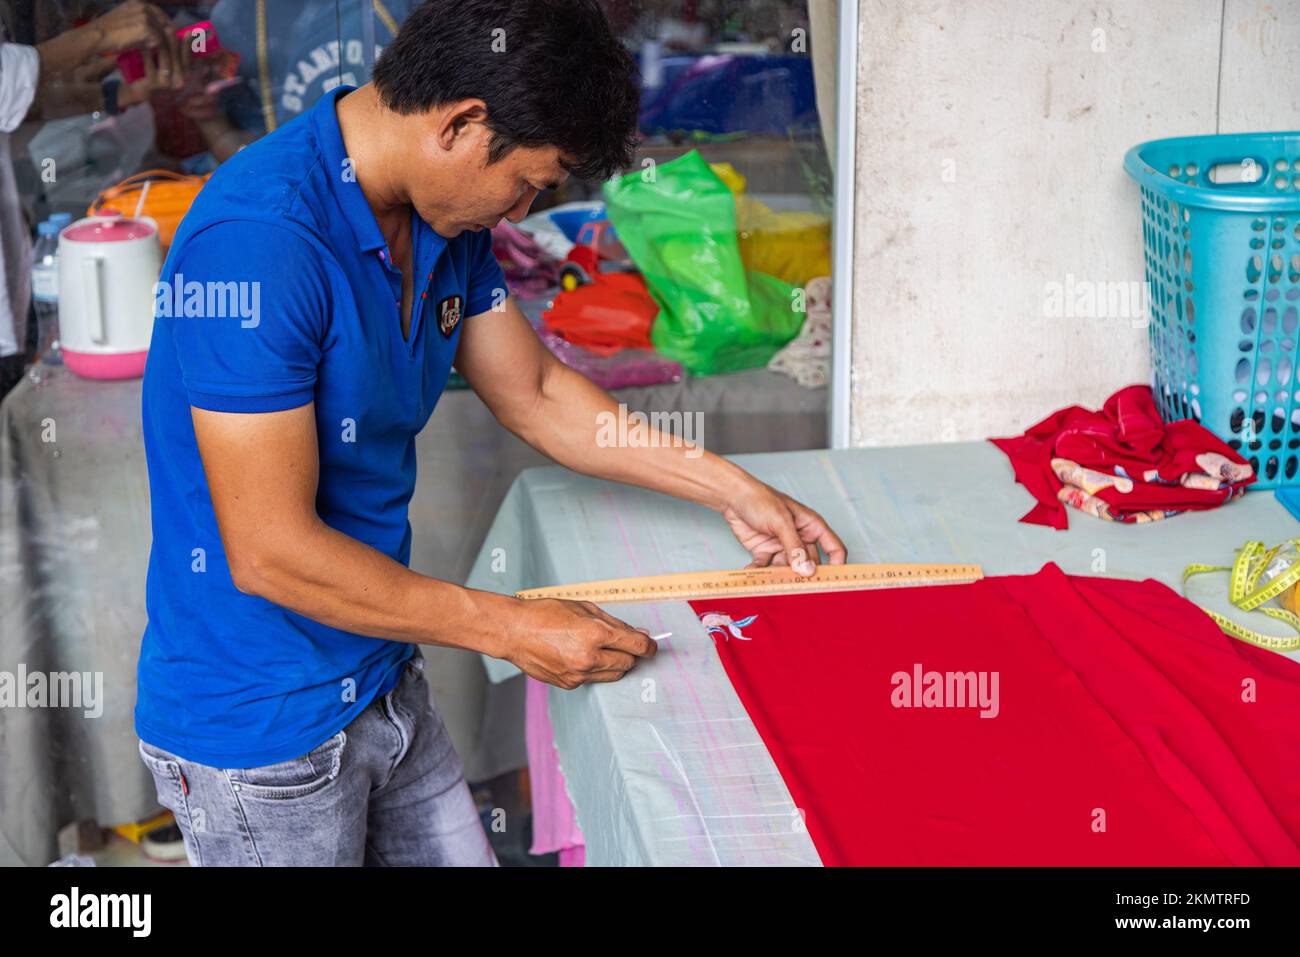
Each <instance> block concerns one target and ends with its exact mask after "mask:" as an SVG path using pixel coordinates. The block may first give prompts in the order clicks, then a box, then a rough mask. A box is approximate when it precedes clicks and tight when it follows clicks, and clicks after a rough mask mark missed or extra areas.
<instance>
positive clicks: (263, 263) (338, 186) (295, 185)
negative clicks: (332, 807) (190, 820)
mask: <svg viewBox="0 0 1300 957" xmlns="http://www.w3.org/2000/svg"><path fill="white" fill-rule="evenodd" d="M350 89H351V88H350V87H340V88H339V89H337V90H334V91H331V92H330V93H328V94H327V95H325V96H323V97H322V98H321V99H320V101H319V102H318V103H317V105H316V106H315V107H313V108H312V109H311V110H310V111H308V112H307V113H305V114H304V115H303V116H301V117H299V118H298V119H296V120H294V121H293V122H291V123H288V124H286V125H285V126H284V127H282V128H281V129H279V130H278V131H276V132H275V133H274V134H272V135H270V136H268V137H265V138H263V139H261V140H258V141H257V142H255V143H253V144H252V145H251V146H249V147H247V148H246V149H244V150H242V151H240V152H239V153H238V154H236V155H235V156H234V157H232V158H231V159H230V160H229V161H228V162H227V163H225V164H224V165H223V166H221V167H220V168H219V169H218V170H217V172H216V174H215V175H214V176H213V177H212V179H211V180H210V181H209V182H208V184H207V185H206V186H204V188H203V190H202V192H201V193H200V194H199V196H198V199H197V200H196V201H195V203H194V206H193V208H192V209H191V210H190V212H189V213H188V214H187V215H186V216H185V219H184V221H183V222H182V223H181V226H180V228H179V229H178V230H177V233H176V238H175V240H174V242H173V243H172V247H171V250H170V252H169V254H168V256H167V261H166V263H165V264H164V266H163V271H162V276H161V281H160V283H159V284H158V286H157V287H156V289H155V312H156V318H155V321H154V329H153V341H152V344H151V346H150V349H149V358H148V363H147V365H146V367H145V375H144V441H145V453H146V456H147V459H148V466H149V487H150V499H151V501H150V506H151V512H152V518H153V547H152V550H151V553H150V556H149V573H148V586H147V597H146V601H147V606H148V612H149V623H148V626H147V628H146V629H145V633H144V637H143V640H142V643H141V649H140V663H139V669H138V692H137V701H136V709H135V726H136V732H137V733H138V734H139V736H140V737H141V738H142V739H143V740H144V741H146V742H148V743H150V744H153V745H155V746H157V747H160V748H163V749H164V750H167V751H171V752H173V753H175V754H178V755H180V756H181V757H183V758H185V759H187V760H191V761H195V762H198V763H201V764H207V765H211V766H214V767H222V768H242V767H256V766H260V765H265V764H273V763H275V762H278V761H285V760H288V759H290V758H294V757H298V756H299V755H302V754H305V753H306V752H308V751H310V750H312V749H313V748H315V747H316V746H318V745H320V744H322V743H323V742H325V741H326V740H328V739H329V738H330V737H331V736H332V735H334V734H335V733H337V732H338V731H339V730H340V729H342V728H344V727H345V726H346V725H347V724H348V723H349V722H351V721H352V719H353V718H355V717H356V716H357V715H358V714H360V713H361V711H362V710H364V709H365V707H366V706H367V705H368V704H369V703H370V702H371V701H372V700H373V699H374V698H375V697H376V696H378V695H382V694H386V693H387V692H388V691H389V690H390V689H391V688H392V687H393V686H394V685H395V684H396V682H397V680H398V678H399V677H400V675H401V670H402V667H403V666H404V664H405V663H406V661H407V660H408V659H409V658H410V657H411V655H412V654H413V653H414V651H415V649H414V646H412V645H410V644H408V643H405V642H397V641H389V640H385V639H382V638H373V637H369V636H366V635H358V634H352V633H350V632H346V631H340V630H339V629H337V628H331V627H329V626H328V625H324V624H322V623H320V622H318V621H314V620H312V619H311V618H308V617H306V616H304V615H300V614H297V613H295V612H293V611H290V610H288V609H286V608H283V607H281V606H279V605H276V604H273V603H272V602H269V601H267V600H265V599H263V598H260V597H257V596H255V595H247V594H243V593H241V592H240V591H238V590H237V589H236V588H235V586H234V584H233V583H232V581H231V577H230V569H229V567H228V566H227V563H226V556H225V552H224V551H223V549H222V545H221V536H220V533H219V531H218V528H217V521H216V517H215V515H214V513H213V509H212V500H211V498H210V496H209V493H208V484H207V479H206V477H205V475H204V472H203V463H202V460H201V459H200V457H199V452H198V446H197V444H196V442H195V438H194V425H193V422H192V420H191V417H190V407H191V406H195V407H197V408H200V409H210V410H213V411H217V412H234V413H251V412H274V411H279V410H283V409H291V408H296V407H298V406H302V405H306V404H307V403H309V402H314V403H315V414H316V430H317V437H318V443H319V446H320V479H319V486H318V490H317V495H316V510H317V512H318V513H319V515H320V517H321V519H322V520H323V521H324V522H325V523H326V524H327V525H329V526H331V527H333V528H336V529H338V530H339V531H341V532H343V533H345V534H347V535H350V536H352V537H353V538H355V539H357V540H359V541H361V542H364V543H365V544H367V545H370V546H372V547H373V548H376V549H378V550H379V551H381V552H383V553H384V554H385V555H388V556H389V557H391V558H393V559H395V560H397V561H399V562H401V563H403V564H408V563H409V561H410V555H411V526H410V523H409V522H408V521H407V505H408V503H409V501H410V498H411V493H412V492H413V491H414V488H415V437H416V434H417V433H419V431H420V429H421V428H423V427H424V424H425V422H426V421H428V418H429V415H430V413H432V412H433V407H434V405H435V404H437V401H438V397H439V396H440V395H441V394H442V391H443V388H444V387H445V386H446V383H447V376H448V373H449V371H450V369H451V365H452V361H453V358H454V357H455V354H456V345H457V342H458V341H459V339H460V332H461V328H462V327H463V325H464V323H465V322H473V321H474V317H475V316H477V315H478V314H479V313H483V312H486V311H488V310H490V309H491V308H492V307H493V305H494V304H499V303H500V302H501V301H502V300H503V299H504V296H505V280H504V278H503V276H502V274H501V269H500V267H499V266H498V265H497V262H496V260H495V259H494V258H493V256H492V247H491V234H490V233H489V232H488V231H486V230H484V231H482V232H465V233H462V234H461V235H459V236H457V237H455V238H454V239H450V240H447V239H443V238H442V237H440V236H438V235H437V234H436V233H435V232H434V231H433V230H432V229H431V228H430V227H429V226H428V225H426V224H425V223H424V221H423V220H421V219H420V218H419V217H418V216H417V215H416V214H415V212H414V210H412V213H411V233H412V238H413V244H414V253H413V261H414V266H415V278H416V282H415V295H414V297H413V299H414V301H413V303H412V314H411V319H410V333H409V336H407V337H405V338H404V337H403V335H402V326H401V321H400V311H401V298H402V296H401V290H402V286H401V273H400V272H399V271H398V269H396V268H394V266H393V265H392V263H391V256H390V255H389V251H388V248H387V244H386V242H385V240H384V237H383V235H382V234H381V233H380V231H379V226H378V224H377V223H376V222H375V218H374V215H373V214H372V213H371V211H370V207H369V206H368V205H367V203H366V200H365V197H364V195H363V194H362V192H361V189H360V187H359V186H358V185H357V183H356V181H355V177H354V176H353V175H352V173H351V164H350V162H349V161H348V159H347V155H346V150H345V148H344V145H343V138H342V136H341V134H340V132H339V125H338V118H337V115H336V113H335V103H336V102H337V101H338V99H339V98H340V97H341V96H342V95H344V94H346V93H347V92H349V90H350ZM466 317H468V318H466Z"/></svg>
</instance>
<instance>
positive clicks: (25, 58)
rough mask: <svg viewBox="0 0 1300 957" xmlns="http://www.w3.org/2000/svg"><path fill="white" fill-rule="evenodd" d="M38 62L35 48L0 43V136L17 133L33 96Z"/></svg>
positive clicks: (37, 74) (38, 68) (39, 62)
mask: <svg viewBox="0 0 1300 957" xmlns="http://www.w3.org/2000/svg"><path fill="white" fill-rule="evenodd" d="M40 72H41V58H40V55H39V54H38V53H37V52H36V48H35V47H29V46H24V45H23V44H21V43H0V133H12V132H13V131H14V130H16V129H18V125H19V124H20V123H22V121H23V117H25V116H26V115H27V111H28V110H29V109H30V108H31V105H32V100H33V99H34V98H35V96H36V81H37V80H38V79H39V78H40Z"/></svg>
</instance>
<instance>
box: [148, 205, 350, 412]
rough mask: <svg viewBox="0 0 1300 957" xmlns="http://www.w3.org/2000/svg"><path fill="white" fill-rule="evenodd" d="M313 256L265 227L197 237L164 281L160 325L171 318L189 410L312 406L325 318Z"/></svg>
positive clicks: (237, 225)
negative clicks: (164, 319)
mask: <svg viewBox="0 0 1300 957" xmlns="http://www.w3.org/2000/svg"><path fill="white" fill-rule="evenodd" d="M329 303H330V293H329V283H328V277H327V273H326V269H325V266H324V263H323V261H322V258H321V254H320V253H319V251H318V250H317V249H316V248H315V247H313V246H312V245H311V243H309V242H308V241H307V240H306V239H304V238H302V237H301V236H299V235H298V234H297V233H295V232H293V231H292V230H290V229H287V228H284V227H281V226H275V225H272V224H269V223H250V222H227V223H219V224H217V225H214V226H210V227H208V228H207V229H204V230H203V231H202V232H200V233H198V234H196V235H194V236H193V237H191V238H190V239H189V241H188V242H187V243H186V244H185V246H184V247H183V249H182V250H181V251H180V254H179V256H178V257H177V259H176V262H175V265H174V266H171V265H170V264H169V270H168V271H165V272H164V277H163V281H162V282H160V283H159V285H158V287H157V290H156V294H155V311H156V313H157V315H158V316H160V317H161V316H170V317H171V318H170V321H171V322H172V323H173V329H174V333H173V343H174V345H175V348H176V356H177V360H178V362H179V365H180V369H181V376H182V381H183V382H184V385H185V388H186V390H187V392H188V393H189V400H190V405H192V406H195V407H196V408H200V409H208V410H211V411H213V412H279V411H282V410H284V409H294V408H297V407H298V406H301V405H306V404H307V403H308V402H311V401H312V400H313V399H314V398H315V392H316V378H317V370H318V367H319V365H320V360H321V353H322V350H323V348H324V341H325V336H326V333H327V329H328V318H329V316H330V305H329Z"/></svg>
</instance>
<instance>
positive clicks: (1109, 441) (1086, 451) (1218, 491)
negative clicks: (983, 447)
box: [989, 385, 1255, 529]
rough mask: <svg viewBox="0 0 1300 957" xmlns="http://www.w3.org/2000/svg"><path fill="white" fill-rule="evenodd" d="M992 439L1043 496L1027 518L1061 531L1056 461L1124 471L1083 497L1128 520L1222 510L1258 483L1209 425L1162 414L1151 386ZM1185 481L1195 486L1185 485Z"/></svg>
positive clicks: (1021, 478)
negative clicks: (1020, 432)
mask: <svg viewBox="0 0 1300 957" xmlns="http://www.w3.org/2000/svg"><path fill="white" fill-rule="evenodd" d="M989 441H990V442H992V443H993V444H994V445H996V446H997V447H998V448H1000V449H1001V450H1002V451H1003V452H1004V453H1006V456H1007V458H1009V459H1010V460H1011V466H1012V468H1013V469H1014V470H1015V473H1016V481H1017V482H1019V483H1020V484H1021V485H1023V486H1024V487H1025V488H1027V489H1028V490H1029V493H1030V494H1031V495H1033V496H1034V498H1036V499H1038V503H1039V504H1038V505H1036V506H1034V507H1033V508H1032V509H1030V511H1029V513H1028V514H1026V515H1025V516H1024V517H1023V518H1022V519H1021V521H1022V522H1029V523H1031V524H1034V525H1050V526H1051V527H1052V528H1058V529H1063V528H1066V527H1068V525H1069V520H1068V518H1067V511H1066V505H1065V503H1064V502H1062V501H1061V500H1060V494H1061V492H1062V490H1063V489H1065V488H1066V483H1064V482H1062V481H1061V479H1060V478H1059V477H1058V470H1057V469H1054V468H1053V460H1057V463H1058V467H1059V466H1060V465H1061V463H1062V462H1063V463H1064V465H1065V466H1070V465H1078V466H1082V467H1083V468H1085V469H1092V470H1094V471H1095V472H1100V473H1104V474H1105V476H1114V477H1118V479H1119V480H1120V481H1118V482H1115V483H1114V484H1109V485H1106V486H1105V487H1102V488H1095V487H1089V488H1087V489H1086V495H1085V496H1084V497H1088V496H1091V497H1092V498H1095V499H1099V500H1101V503H1102V504H1101V505H1100V506H1099V507H1100V508H1101V510H1102V511H1104V512H1106V513H1107V514H1106V516H1105V517H1108V518H1111V519H1113V520H1115V521H1121V522H1132V521H1141V520H1144V519H1146V518H1149V517H1166V516H1169V515H1174V514H1177V513H1178V512H1182V511H1188V510H1193V511H1195V510H1203V509H1210V508H1217V507H1218V506H1220V505H1222V504H1223V503H1224V502H1227V501H1228V500H1229V499H1231V498H1232V497H1233V496H1235V495H1240V494H1242V493H1243V492H1245V490H1246V486H1248V485H1250V484H1251V483H1252V482H1254V481H1255V477H1254V475H1253V474H1250V471H1249V469H1250V467H1249V465H1248V464H1247V463H1246V460H1245V459H1243V458H1242V457H1241V456H1240V455H1238V454H1237V453H1236V452H1234V451H1233V450H1232V449H1231V448H1229V447H1228V446H1227V445H1225V444H1224V443H1223V442H1222V441H1220V440H1219V438H1218V437H1216V436H1215V435H1214V433H1212V432H1211V431H1210V430H1209V429H1206V428H1205V427H1204V426H1202V425H1200V424H1199V423H1196V422H1193V421H1192V420H1191V419H1183V420H1181V421H1178V422H1170V423H1165V422H1164V421H1163V420H1161V418H1160V413H1159V411H1158V410H1157V409H1156V404H1155V399H1154V397H1153V396H1152V395H1151V388H1150V387H1149V386H1144V385H1134V386H1129V387H1128V388H1125V389H1121V390H1120V391H1118V392H1116V393H1115V394H1114V395H1112V396H1111V397H1110V398H1109V399H1107V400H1106V404H1105V406H1104V407H1103V408H1102V409H1101V411H1099V412H1097V411H1092V410H1089V409H1084V408H1082V407H1080V406H1077V405H1076V406H1071V407H1070V408H1068V409H1061V410H1060V411H1059V412H1054V413H1052V414H1051V415H1049V416H1048V417H1047V418H1045V419H1043V421H1041V422H1039V423H1038V424H1037V425H1035V426H1034V427H1033V428H1031V429H1030V430H1029V431H1028V432H1026V433H1025V434H1024V435H1020V436H1016V437H1014V438H1002V439H989ZM1220 457H1221V459H1222V460H1226V461H1220ZM1207 469H1209V471H1208V472H1207ZM1186 479H1193V482H1194V484H1191V485H1185V484H1182V483H1183V482H1184V481H1185V480H1186ZM1215 484H1217V485H1218V487H1217V488H1210V487H1202V486H1205V485H1215Z"/></svg>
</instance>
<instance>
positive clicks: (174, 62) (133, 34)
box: [86, 0, 189, 89]
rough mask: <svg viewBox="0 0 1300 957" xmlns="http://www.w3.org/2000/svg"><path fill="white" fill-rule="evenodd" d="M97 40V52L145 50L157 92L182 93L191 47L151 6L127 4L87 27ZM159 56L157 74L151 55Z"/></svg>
mask: <svg viewBox="0 0 1300 957" xmlns="http://www.w3.org/2000/svg"><path fill="white" fill-rule="evenodd" d="M86 29H87V30H90V31H93V33H94V35H95V37H96V43H95V52H97V53H105V54H106V53H120V52H122V51H123V50H134V49H138V48H143V49H144V63H145V70H146V72H148V73H149V74H150V76H149V79H150V85H151V86H152V87H153V88H154V89H180V88H181V86H182V85H183V84H184V81H185V75H184V74H185V67H186V63H187V62H188V59H189V57H188V56H187V54H188V52H189V47H188V46H185V45H183V44H182V43H181V40H180V38H179V37H177V36H176V28H175V26H174V25H173V24H172V22H171V20H169V19H168V18H167V14H165V13H163V12H162V11H161V10H159V9H158V8H157V7H155V6H154V5H153V4H151V3H142V2H141V0H127V2H126V3H123V4H121V5H119V6H116V7H114V8H113V9H112V10H110V11H108V13H105V14H104V15H103V16H101V17H96V18H95V19H94V20H92V21H90V23H88V24H86ZM155 50H156V51H157V53H158V65H157V68H156V72H155V71H154V70H153V69H151V68H152V67H153V56H152V55H151V51H155Z"/></svg>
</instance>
